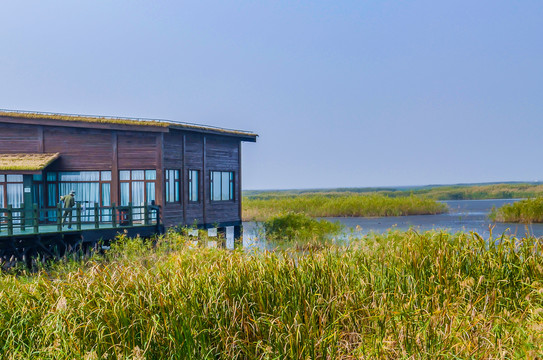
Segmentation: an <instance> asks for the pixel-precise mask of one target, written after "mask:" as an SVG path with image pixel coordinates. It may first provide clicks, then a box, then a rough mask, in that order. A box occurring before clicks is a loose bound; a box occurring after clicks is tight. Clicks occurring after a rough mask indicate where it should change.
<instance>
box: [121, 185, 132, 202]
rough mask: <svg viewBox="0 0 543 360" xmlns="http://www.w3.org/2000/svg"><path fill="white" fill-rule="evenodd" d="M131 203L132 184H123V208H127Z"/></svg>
mask: <svg viewBox="0 0 543 360" xmlns="http://www.w3.org/2000/svg"><path fill="white" fill-rule="evenodd" d="M129 202H130V184H129V183H121V206H127V205H128V203H129Z"/></svg>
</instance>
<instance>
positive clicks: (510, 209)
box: [489, 197, 543, 224]
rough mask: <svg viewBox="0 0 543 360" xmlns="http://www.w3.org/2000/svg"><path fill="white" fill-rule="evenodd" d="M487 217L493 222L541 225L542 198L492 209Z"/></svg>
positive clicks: (542, 218) (542, 216) (542, 214)
mask: <svg viewBox="0 0 543 360" xmlns="http://www.w3.org/2000/svg"><path fill="white" fill-rule="evenodd" d="M489 217H490V219H491V220H493V221H498V222H506V223H523V224H531V223H541V222H543V197H538V198H534V199H525V200H521V201H519V202H515V203H512V204H505V205H503V206H501V207H500V208H498V209H492V211H491V213H490V215H489Z"/></svg>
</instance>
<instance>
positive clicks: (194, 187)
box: [189, 170, 200, 202]
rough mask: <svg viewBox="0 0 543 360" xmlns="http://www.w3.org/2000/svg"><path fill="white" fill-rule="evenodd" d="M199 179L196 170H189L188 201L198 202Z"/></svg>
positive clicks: (198, 173) (198, 172)
mask: <svg viewBox="0 0 543 360" xmlns="http://www.w3.org/2000/svg"><path fill="white" fill-rule="evenodd" d="M199 179H200V171H198V170H189V201H190V202H198V201H199V193H198V192H199V182H198V181H199Z"/></svg>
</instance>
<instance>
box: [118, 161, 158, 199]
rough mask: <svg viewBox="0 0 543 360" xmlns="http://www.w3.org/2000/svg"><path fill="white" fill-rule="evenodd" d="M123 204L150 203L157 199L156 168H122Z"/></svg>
mask: <svg viewBox="0 0 543 360" xmlns="http://www.w3.org/2000/svg"><path fill="white" fill-rule="evenodd" d="M119 180H120V184H121V206H127V205H128V203H132V205H133V206H142V205H144V204H148V205H150V204H151V203H152V202H153V201H155V189H156V170H121V171H119Z"/></svg>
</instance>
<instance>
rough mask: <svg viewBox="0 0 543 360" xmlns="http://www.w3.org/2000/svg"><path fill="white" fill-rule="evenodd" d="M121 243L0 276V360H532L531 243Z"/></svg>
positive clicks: (539, 346) (534, 290)
mask: <svg viewBox="0 0 543 360" xmlns="http://www.w3.org/2000/svg"><path fill="white" fill-rule="evenodd" d="M185 242H186V239H185V238H183V237H181V236H179V235H176V234H169V235H168V236H166V237H164V238H162V239H159V241H158V242H157V243H156V245H155V246H152V245H151V244H150V243H146V242H143V241H142V240H141V239H126V238H120V239H119V241H118V242H117V243H116V245H115V246H114V247H113V248H112V250H111V251H110V252H109V253H108V255H107V256H106V257H95V258H92V259H90V260H87V261H84V262H82V261H80V262H78V261H66V262H64V263H61V264H56V265H55V266H52V267H48V268H46V269H42V270H41V271H40V272H38V273H35V274H29V273H24V272H22V273H16V274H7V273H4V274H2V275H1V276H0V352H1V353H2V355H3V358H6V359H30V358H32V359H120V358H128V359H309V358H311V359H355V358H356V359H374V358H383V359H398V358H428V359H430V358H431V359H434V358H450V359H458V358H463V359H465V358H474V359H483V358H484V359H489V358H496V359H498V358H499V359H503V358H528V359H530V358H532V359H535V358H537V357H538V356H541V354H543V335H542V334H543V280H542V279H543V255H542V254H543V251H542V250H543V246H542V243H541V242H540V240H538V239H535V238H526V239H522V240H519V239H515V238H509V237H502V238H499V239H483V238H481V237H480V236H479V235H477V234H466V233H459V234H456V235H451V234H448V233H442V232H427V233H424V234H418V233H416V232H412V231H410V232H397V231H395V232H389V233H387V234H384V235H376V234H374V235H369V236H367V237H365V238H363V239H360V240H353V241H352V242H351V245H350V246H349V247H347V248H336V247H326V248H324V249H323V250H320V251H315V252H304V253H300V252H295V251H290V252H289V251H280V252H277V251H276V252H262V253H254V254H249V253H244V252H242V251H234V252H230V251H226V250H216V249H207V248H195V249H189V248H188V247H186V246H185Z"/></svg>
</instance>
